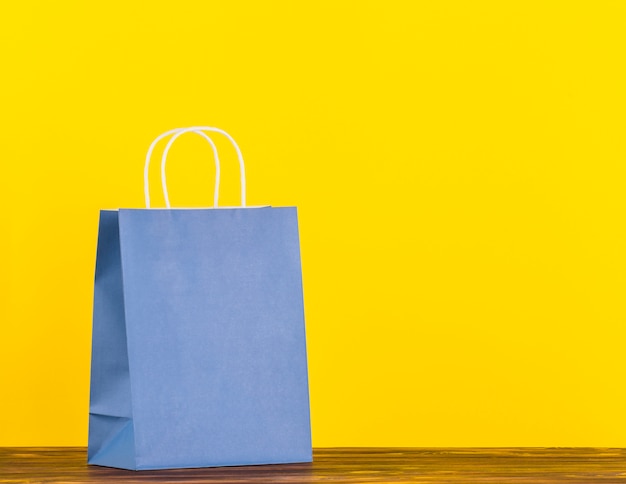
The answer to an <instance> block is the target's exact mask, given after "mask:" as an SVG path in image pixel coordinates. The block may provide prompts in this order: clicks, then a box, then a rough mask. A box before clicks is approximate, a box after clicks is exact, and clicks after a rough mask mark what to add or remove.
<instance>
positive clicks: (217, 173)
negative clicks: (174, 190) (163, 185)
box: [143, 128, 220, 208]
mask: <svg viewBox="0 0 626 484" xmlns="http://www.w3.org/2000/svg"><path fill="white" fill-rule="evenodd" d="M181 129H183V128H176V129H172V130H170V131H167V132H165V133H163V134H161V135H159V136H157V137H156V139H155V140H154V141H153V142H152V143H151V144H150V147H149V148H148V153H147V154H146V163H145V165H144V170H143V188H144V196H145V200H146V208H150V181H149V176H148V175H149V168H150V160H151V158H152V152H153V151H154V147H155V146H156V144H157V143H158V142H159V141H160V140H161V139H163V138H164V137H166V136H169V135H171V134H172V133H178V132H179V131H180V130H181ZM193 132H194V133H196V134H197V135H199V136H202V137H203V138H204V139H205V140H207V141H208V143H209V144H210V145H211V148H212V149H213V156H214V158H215V188H214V190H213V206H214V207H217V201H218V199H219V191H220V159H219V156H218V154H217V147H216V146H215V143H214V142H213V140H212V139H211V138H210V137H209V136H208V135H207V134H206V133H204V132H202V131H193ZM170 146H171V142H170V143H169V144H168V151H169V147H170ZM167 203H168V205H167V207H168V208H169V200H167Z"/></svg>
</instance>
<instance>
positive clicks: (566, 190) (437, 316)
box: [0, 0, 626, 446]
mask: <svg viewBox="0 0 626 484" xmlns="http://www.w3.org/2000/svg"><path fill="white" fill-rule="evenodd" d="M625 21H626V3H624V2H622V1H619V0H615V1H609V0H598V1H594V2H587V1H584V2H583V1H572V0H567V1H565V0H563V1H546V0H525V1H497V0H474V1H467V2H466V1H447V2H442V1H428V2H425V1H394V0H388V1H384V2H376V1H363V0H362V1H359V2H357V1H352V2H341V1H336V0H335V1H329V0H321V1H319V0H318V1H315V2H287V1H277V0H269V1H265V2H252V1H248V2H242V1H232V0H230V1H223V2H222V1H219V2H218V1H191V2H178V3H176V2H175V3H174V4H172V3H171V2H137V1H134V2H133V1H131V2H122V1H118V0H114V1H111V2H102V3H95V2H84V1H80V2H79V1H70V0H59V1H57V2H43V1H35V2H12V4H10V5H9V4H7V5H3V13H2V15H1V16H0V41H1V42H0V49H2V57H1V60H0V62H1V63H2V71H1V73H2V75H1V77H0V87H1V89H0V96H1V99H0V101H1V108H0V113H1V114H0V116H1V119H2V126H1V127H0V128H1V133H2V136H1V140H2V143H1V145H0V160H1V161H0V162H1V164H2V165H1V168H2V172H1V173H2V175H1V180H2V181H1V183H2V185H1V186H0V188H1V189H2V190H1V193H2V195H1V196H2V199H1V200H0V202H1V203H2V223H0V227H1V229H0V230H1V237H0V244H1V246H0V268H1V269H0V284H1V292H0V294H1V297H2V300H1V304H0V317H1V325H0V392H1V394H0V445H86V439H87V412H88V392H89V355H90V338H91V329H90V325H91V304H92V302H91V299H92V291H93V270H94V262H95V244H96V230H97V220H98V210H99V209H101V208H115V207H141V206H143V186H142V167H143V157H144V153H145V150H146V149H147V147H148V144H149V143H150V141H151V140H152V139H153V137H155V136H156V135H157V134H159V133H160V132H162V131H165V130H167V129H170V128H173V127H178V126H188V125H194V124H209V125H214V126H219V127H221V128H223V129H226V130H227V131H229V132H230V133H231V134H232V135H233V136H234V137H235V138H236V139H237V140H238V141H239V142H240V144H241V147H242V150H243V153H244V157H245V159H246V162H247V167H248V185H249V192H248V199H249V203H250V204H272V205H297V206H298V207H299V211H300V225H301V237H302V257H303V270H304V283H305V304H306V317H307V332H308V344H309V365H310V387H311V402H312V418H313V437H314V445H315V446H344V445H353V446H392V445H395V446H506V445H523V446H544V445H550V446H551V445H558V446H626V411H625V410H626V385H625V384H624V375H625V374H626V371H625V370H626V356H624V351H623V349H624V342H625V337H626V324H625V322H626V321H625V318H626V298H625V294H626V229H625V227H626V224H625V219H626V195H625V190H624V188H625V187H626V167H625V163H624V162H625V155H626V142H625V136H626V134H625V133H626V131H625V128H626V122H625V114H624V113H626V99H625V94H624V93H625V89H624V86H626V72H625V71H626V69H625V66H626V63H625V62H624V52H625V48H626V29H624V25H625ZM220 146H221V147H223V148H224V150H225V151H224V161H223V174H224V177H226V178H230V179H229V180H228V181H227V182H225V188H224V190H225V193H224V198H223V203H224V204H235V203H236V202H237V200H238V192H237V184H236V182H237V178H238V175H237V168H236V161H235V158H234V157H233V156H232V153H231V152H228V151H226V150H227V145H226V144H224V143H221V144H220ZM209 153H210V152H209V150H208V147H207V146H206V145H205V144H203V142H202V141H201V140H199V139H195V137H193V136H188V137H187V138H181V140H180V144H179V145H176V146H175V147H174V148H173V150H172V157H171V160H170V163H169V166H170V169H169V172H168V175H169V178H170V180H171V186H170V194H171V197H172V199H173V201H174V202H175V203H176V204H177V205H179V206H202V205H207V204H209V203H210V200H211V199H212V195H211V193H212V176H213V175H212V168H211V162H210V161H209V160H210V155H209ZM227 153H228V154H227ZM153 174H154V178H153V183H154V185H155V192H154V198H155V200H158V201H159V202H161V201H162V197H161V196H160V194H159V193H158V190H156V187H157V186H158V181H157V170H156V169H155V170H154V172H153Z"/></svg>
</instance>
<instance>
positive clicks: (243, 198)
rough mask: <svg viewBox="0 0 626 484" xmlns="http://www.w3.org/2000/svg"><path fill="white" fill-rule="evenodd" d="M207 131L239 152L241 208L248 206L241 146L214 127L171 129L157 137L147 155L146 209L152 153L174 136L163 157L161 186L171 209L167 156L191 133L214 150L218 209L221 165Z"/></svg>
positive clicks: (166, 204) (215, 197) (214, 199)
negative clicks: (176, 143)
mask: <svg viewBox="0 0 626 484" xmlns="http://www.w3.org/2000/svg"><path fill="white" fill-rule="evenodd" d="M205 131H209V132H214V133H219V134H222V135H224V136H225V137H226V138H228V140H229V141H230V142H231V143H232V145H233V146H234V148H235V151H236V152H237V158H238V160H239V172H240V179H241V206H242V207H245V206H246V172H245V166H244V163H243V156H242V154H241V150H240V149H239V145H237V143H236V142H235V140H234V139H233V137H232V136H230V135H229V134H228V133H227V132H226V131H224V130H222V129H219V128H214V127H212V126H192V127H189V128H176V129H171V130H169V131H166V132H165V133H162V134H160V135H159V136H157V137H156V138H155V139H154V141H153V142H152V143H151V144H150V147H149V148H148V153H147V154H146V163H145V166H144V195H145V200H146V208H150V188H149V180H148V172H149V170H148V169H149V166H150V159H151V158H152V152H153V151H154V147H155V146H156V144H157V143H158V142H159V141H160V140H161V139H163V138H165V137H166V136H170V135H173V136H172V138H171V139H170V140H169V141H168V143H167V145H166V146H165V149H164V150H163V155H162V156H161V185H162V187H163V196H164V198H165V206H166V207H167V208H171V206H170V200H169V194H168V191H167V182H166V175H165V165H166V162H167V154H168V152H169V150H170V148H171V146H172V144H173V143H174V141H176V139H177V138H178V137H179V136H181V135H183V134H185V133H190V132H192V133H196V134H198V135H200V136H202V137H204V138H205V139H206V140H207V141H208V142H209V144H210V145H211V147H212V148H213V154H214V155H215V172H216V176H215V191H214V197H213V202H214V205H213V206H214V207H217V202H218V197H219V181H220V164H219V158H218V155H217V148H216V147H215V144H214V143H213V140H212V139H211V138H210V137H209V136H208V135H207V134H206V133H205Z"/></svg>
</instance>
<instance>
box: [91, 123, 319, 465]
mask: <svg viewBox="0 0 626 484" xmlns="http://www.w3.org/2000/svg"><path fill="white" fill-rule="evenodd" d="M202 129H203V130H204V131H213V132H218V133H223V132H222V131H220V130H217V129H214V128H207V127H203V128H202ZM185 132H194V133H200V132H201V128H185V129H181V130H175V131H172V132H169V134H172V133H173V134H174V136H177V135H180V134H182V133H185ZM174 139H175V138H174ZM172 141H173V139H172ZM169 146H171V144H170V145H168V148H169ZM237 151H238V154H239V155H240V152H239V150H238V149H237ZM150 154H151V150H150V152H149V155H150ZM166 154H167V152H164V158H163V165H162V166H163V168H164V166H165V156H166ZM240 159H241V158H240ZM216 161H218V160H217V157H216ZM146 172H147V170H146ZM243 173H244V172H243V165H242V180H243ZM163 174H164V170H163ZM218 181H219V180H218ZM164 186H165V184H164ZM216 186H217V183H216ZM146 187H147V185H146ZM242 193H243V191H242ZM216 194H217V190H216ZM166 201H167V205H168V206H169V199H168V198H167V194H166ZM242 205H245V198H244V196H243V195H242ZM147 206H148V207H149V200H147ZM311 460H312V451H311V431H310V417H309V394H308V377H307V359H306V342H305V327H304V308H303V296H302V276H301V266H300V245H299V237H298V221H297V212H296V208H295V207H284V208H273V207H256V208H252V207H245V206H242V207H240V208H209V209H120V210H116V211H102V212H101V213H100V226H99V233H98V248H97V259H96V276H95V288H94V310H93V339H92V363H91V396H90V413H89V447H88V462H89V463H90V464H96V465H102V466H111V467H119V468H124V469H133V470H143V469H164V468H179V467H205V466H233V465H247V464H277V463H293V462H310V461H311Z"/></svg>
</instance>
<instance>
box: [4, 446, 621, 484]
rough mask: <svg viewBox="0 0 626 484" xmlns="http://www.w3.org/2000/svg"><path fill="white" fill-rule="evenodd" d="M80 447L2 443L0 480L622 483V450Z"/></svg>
mask: <svg viewBox="0 0 626 484" xmlns="http://www.w3.org/2000/svg"><path fill="white" fill-rule="evenodd" d="M86 459H87V453H86V449H85V448H81V447H38V448H34V447H5V448H0V483H2V484H8V483H11V484H14V483H30V484H34V483H67V484H74V483H105V482H125V483H131V484H132V483H141V482H160V483H202V482H211V483H218V484H223V483H246V482H248V483H260V482H277V483H314V482H339V483H342V482H347V483H369V482H388V483H398V482H412V483H507V482H512V483H524V484H527V483H537V484H539V483H541V484H544V483H562V482H567V483H580V484H589V483H594V482H601V483H626V449H598V448H569V449H566V448H497V449H496V448H494V449H480V448H445V449H422V448H408V449H405V448H334V449H316V450H315V451H314V462H313V463H312V464H287V465H266V466H247V467H221V468H210V469H206V468H205V469H176V470H159V471H142V472H133V471H123V470H118V469H111V468H106V467H97V466H88V465H87V464H86Z"/></svg>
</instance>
